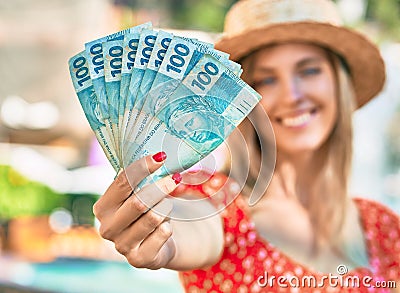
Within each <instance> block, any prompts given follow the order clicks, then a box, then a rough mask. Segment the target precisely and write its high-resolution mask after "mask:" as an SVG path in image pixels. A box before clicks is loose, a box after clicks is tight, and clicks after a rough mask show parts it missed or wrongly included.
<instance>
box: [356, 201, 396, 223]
mask: <svg viewBox="0 0 400 293" xmlns="http://www.w3.org/2000/svg"><path fill="white" fill-rule="evenodd" d="M354 202H355V203H356V205H357V207H358V209H359V211H360V214H361V217H362V218H363V219H364V220H365V221H366V222H367V223H371V224H375V225H376V224H379V226H383V227H385V226H386V227H387V226H389V227H391V228H395V227H397V228H398V229H399V228H400V216H399V215H398V214H397V213H396V212H395V211H393V210H392V209H391V208H389V207H388V206H386V205H384V204H382V203H380V202H378V201H375V200H372V199H365V198H354Z"/></svg>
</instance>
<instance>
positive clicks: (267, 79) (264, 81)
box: [254, 76, 276, 88]
mask: <svg viewBox="0 0 400 293" xmlns="http://www.w3.org/2000/svg"><path fill="white" fill-rule="evenodd" d="M275 82H276V78H275V77H273V76H269V77H265V78H263V79H261V80H259V81H256V82H254V87H255V88H256V87H260V86H268V85H272V84H274V83H275Z"/></svg>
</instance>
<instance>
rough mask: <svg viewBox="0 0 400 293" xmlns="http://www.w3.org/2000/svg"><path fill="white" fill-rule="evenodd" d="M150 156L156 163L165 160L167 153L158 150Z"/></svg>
mask: <svg viewBox="0 0 400 293" xmlns="http://www.w3.org/2000/svg"><path fill="white" fill-rule="evenodd" d="M152 158H153V160H154V161H156V162H157V163H160V162H162V161H165V159H166V158H167V154H166V153H165V152H158V153H157V154H155V155H153V157H152Z"/></svg>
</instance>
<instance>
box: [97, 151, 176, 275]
mask: <svg viewBox="0 0 400 293" xmlns="http://www.w3.org/2000/svg"><path fill="white" fill-rule="evenodd" d="M165 158H166V156H165V153H158V154H156V155H154V156H153V157H151V156H147V157H144V158H142V159H140V160H138V161H136V162H134V163H132V164H131V165H130V166H129V167H128V168H127V169H126V170H124V171H123V172H121V173H120V174H119V175H118V177H117V178H116V179H115V180H114V182H113V183H112V184H111V185H110V187H109V188H108V189H107V191H106V193H105V194H104V195H103V196H102V197H101V198H100V199H99V200H98V201H97V202H96V203H95V205H94V207H93V212H94V215H95V216H96V218H97V219H98V220H99V221H100V224H101V226H100V235H101V236H102V237H103V238H105V239H108V240H111V241H112V242H114V243H115V248H116V249H117V251H118V252H119V253H121V254H122V255H124V256H125V257H126V259H127V260H128V262H129V263H130V264H131V265H132V266H134V267H138V268H149V269H158V268H161V267H165V266H166V265H167V264H168V262H169V261H170V260H171V259H172V258H173V257H174V255H175V252H176V245H175V243H174V240H173V239H172V237H171V235H172V229H171V226H170V223H169V221H168V219H167V216H168V215H169V213H170V212H171V210H172V203H171V201H169V200H168V199H166V198H165V197H166V195H168V194H169V193H171V192H172V191H173V190H174V189H175V187H176V185H177V184H178V183H179V181H180V178H181V177H180V175H179V174H175V175H174V176H173V178H174V179H175V180H174V179H173V178H172V177H171V176H167V177H165V178H163V179H161V180H159V181H157V182H156V183H154V184H151V185H148V186H145V187H144V188H143V189H141V190H140V191H138V192H135V193H132V190H133V189H134V187H136V186H137V184H138V183H139V182H140V181H141V180H143V179H144V178H145V177H146V176H148V175H149V174H151V173H153V172H154V171H156V170H157V169H158V168H160V167H161V166H162V164H163V161H164V160H165ZM150 208H151V209H150Z"/></svg>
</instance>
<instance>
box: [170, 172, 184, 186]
mask: <svg viewBox="0 0 400 293" xmlns="http://www.w3.org/2000/svg"><path fill="white" fill-rule="evenodd" d="M172 179H174V181H175V183H176V184H179V183H180V182H181V181H182V175H181V173H175V174H174V175H172Z"/></svg>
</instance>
